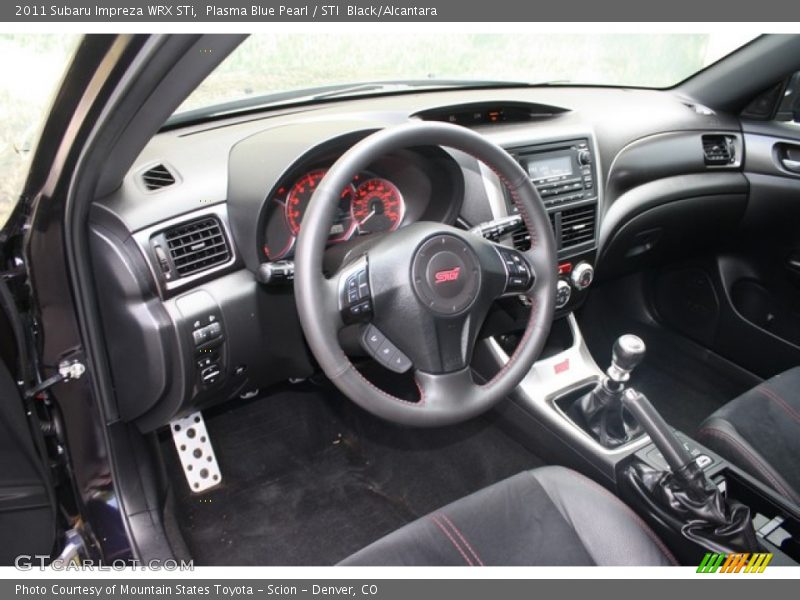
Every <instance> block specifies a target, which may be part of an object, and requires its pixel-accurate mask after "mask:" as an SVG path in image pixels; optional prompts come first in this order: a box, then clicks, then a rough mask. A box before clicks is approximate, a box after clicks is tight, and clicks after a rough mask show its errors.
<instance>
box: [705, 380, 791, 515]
mask: <svg viewBox="0 0 800 600" xmlns="http://www.w3.org/2000/svg"><path fill="white" fill-rule="evenodd" d="M697 440H698V441H699V442H701V443H703V444H705V445H706V446H708V447H709V448H710V449H711V450H714V451H715V452H717V453H718V454H719V455H720V456H722V457H723V458H726V459H727V460H729V461H730V462H731V463H733V464H735V465H736V466H738V467H739V468H741V469H743V470H744V471H747V472H748V473H750V474H751V475H753V476H754V477H756V478H758V479H759V480H761V481H762V482H764V483H765V484H766V485H768V486H770V487H771V488H773V489H774V490H775V491H777V492H778V493H779V494H781V495H783V496H785V497H786V498H789V499H790V500H791V501H793V502H795V503H796V504H800V367H795V368H793V369H790V370H788V371H786V372H784V373H781V374H780V375H776V376H775V377H773V378H772V379H769V380H767V381H765V382H764V383H762V384H760V385H758V386H756V387H754V388H753V389H752V390H750V391H748V392H746V393H744V394H742V395H741V396H739V397H738V398H736V399H734V400H731V401H730V402H728V403H727V404H726V405H725V406H723V407H722V408H720V409H719V410H717V411H716V412H715V413H714V414H712V415H711V416H710V417H708V418H707V419H706V420H705V421H704V422H703V423H702V424H701V425H700V429H698V431H697Z"/></svg>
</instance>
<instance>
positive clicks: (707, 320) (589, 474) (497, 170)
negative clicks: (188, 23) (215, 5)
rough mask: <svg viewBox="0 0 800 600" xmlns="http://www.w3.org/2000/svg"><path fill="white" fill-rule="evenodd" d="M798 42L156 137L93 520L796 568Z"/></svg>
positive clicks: (93, 213) (580, 556)
mask: <svg viewBox="0 0 800 600" xmlns="http://www.w3.org/2000/svg"><path fill="white" fill-rule="evenodd" d="M220 37H224V36H220ZM220 43H222V42H220ZM226 43H228V42H226ZM798 49H800V41H799V40H798V39H797V36H782V35H771V36H761V37H759V38H756V39H755V40H753V41H752V42H750V43H748V44H746V45H744V46H743V47H741V48H740V49H738V50H736V51H735V52H733V53H732V54H730V55H728V56H726V57H725V58H723V59H722V60H720V61H719V62H717V63H715V64H713V65H711V66H710V67H708V68H706V69H704V70H702V71H700V72H698V73H697V74H695V75H693V76H692V77H690V78H689V79H687V80H686V81H684V82H682V83H680V84H678V85H676V86H675V87H672V88H667V89H649V88H635V87H611V86H581V85H570V84H565V85H544V86H511V85H509V86H503V85H501V84H498V85H496V86H488V87H474V88H470V87H448V88H442V89H422V90H416V89H413V88H412V89H411V90H402V91H392V92H385V93H384V92H380V93H374V94H363V95H356V96H339V95H337V94H332V95H330V96H328V97H326V98H324V100H320V99H316V100H313V101H309V102H302V103H288V104H285V105H279V106H266V107H256V108H249V109H247V110H232V111H229V112H220V113H219V114H216V115H214V116H213V118H204V119H199V118H196V119H191V118H189V119H183V120H181V119H176V120H172V121H167V123H166V125H164V124H163V119H161V120H160V122H159V123H157V124H154V125H153V127H152V128H151V130H148V129H147V128H146V127H141V128H140V130H139V131H138V133H137V135H131V136H129V137H128V138H126V143H127V144H128V145H127V146H126V150H125V151H121V152H120V153H119V155H109V159H108V163H107V164H106V165H103V166H100V167H98V169H99V170H100V172H101V175H100V176H99V183H98V185H97V187H96V188H95V193H94V194H92V195H91V198H90V204H89V205H88V212H87V219H86V221H85V223H84V227H85V239H84V242H85V244H86V248H87V250H88V255H87V258H88V262H87V269H88V270H87V273H89V274H90V275H89V276H90V279H91V281H92V282H93V286H94V290H95V297H96V305H97V309H98V313H99V323H100V327H101V332H102V337H103V338H104V339H105V340H106V343H105V345H104V351H103V353H102V356H103V360H104V361H105V365H106V367H107V369H108V373H109V374H110V381H111V387H110V392H111V393H109V394H107V395H105V396H104V397H103V398H101V400H100V406H99V407H98V408H97V410H98V411H100V414H101V415H102V419H103V421H104V423H105V425H106V426H107V427H108V433H107V436H108V439H107V444H108V451H109V453H111V455H112V457H113V461H112V462H113V464H114V473H113V477H105V478H103V477H96V478H94V479H93V485H94V486H95V489H96V492H97V493H96V494H95V498H96V502H94V503H92V505H91V506H90V507H88V508H87V509H88V510H89V511H90V512H91V513H92V514H94V515H95V518H98V515H100V514H101V513H103V512H104V511H107V510H109V506H110V505H113V504H114V503H113V502H111V501H110V500H109V498H110V497H111V495H114V497H115V498H117V500H115V502H117V505H116V506H118V507H122V508H120V509H119V510H121V511H122V513H123V515H124V522H125V523H126V534H127V536H128V537H129V539H130V540H131V544H132V550H130V551H132V552H133V553H134V554H135V555H137V556H174V557H181V558H187V559H193V560H194V561H195V562H196V563H197V564H203V565H336V564H344V565H462V566H464V565H474V566H479V565H545V564H585V565H592V564H597V565H614V564H655V565H670V564H683V565H687V564H689V565H697V564H698V563H699V562H700V560H701V559H702V558H703V556H704V554H705V553H707V552H765V553H771V554H772V558H771V561H772V562H771V563H770V564H772V565H781V564H786V565H792V564H797V563H798V562H800V461H798V459H797V457H798V456H800V435H798V434H799V433H800V228H799V227H798V223H800V126H798V121H800V103H798V102H799V101H796V98H797V96H798V94H800V80H798V77H797V76H796V75H795V73H797V72H798V70H800V58H798V57H800V52H798ZM187 54H188V51H187ZM192 77H194V79H192ZM186 78H187V79H188V81H186V82H184V83H183V84H182V86H176V87H180V89H176V90H172V91H171V93H172V94H173V95H174V99H173V101H172V105H169V103H168V102H167V103H165V104H166V105H168V106H172V107H174V106H175V105H177V103H178V102H179V101H180V100H181V99H182V95H183V96H185V92H186V90H189V89H191V88H192V87H194V86H196V85H197V80H199V75H196V74H192V75H191V76H190V75H187V76H186ZM160 114H161V113H160V112H159V111H155V113H154V115H153V119H155V118H156V117H158V116H159V115H160ZM134 157H135V158H134ZM66 424H67V426H68V428H69V425H70V424H69V422H67V423H66ZM104 435H105V434H104ZM81 451H82V449H81V448H77V447H73V448H72V449H71V452H72V454H73V455H76V454H78V453H80V452H81ZM112 489H113V490H114V492H113V494H110V492H109V490H112ZM100 545H101V546H102V544H100ZM127 551H128V550H126V549H124V548H123V549H119V550H118V552H119V553H120V555H121V556H124V555H125V552H127ZM104 552H106V553H107V555H113V553H114V552H115V550H114V549H111V550H109V549H108V548H106V549H105V550H104Z"/></svg>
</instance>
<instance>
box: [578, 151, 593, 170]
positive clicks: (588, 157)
mask: <svg viewBox="0 0 800 600" xmlns="http://www.w3.org/2000/svg"><path fill="white" fill-rule="evenodd" d="M578 164H580V165H581V166H583V167H585V166H587V165H590V164H592V154H591V152H589V151H588V150H581V151H580V152H578Z"/></svg>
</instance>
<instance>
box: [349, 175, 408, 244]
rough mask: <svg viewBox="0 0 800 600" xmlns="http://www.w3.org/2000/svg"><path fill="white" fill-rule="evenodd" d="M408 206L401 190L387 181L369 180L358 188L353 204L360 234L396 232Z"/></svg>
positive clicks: (356, 224) (354, 217) (354, 218)
mask: <svg viewBox="0 0 800 600" xmlns="http://www.w3.org/2000/svg"><path fill="white" fill-rule="evenodd" d="M405 210H406V205H405V202H404V201H403V196H402V194H400V190H398V189H397V186H395V185H394V184H393V183H392V182H391V181H387V180H386V179H381V178H374V179H368V180H367V181H365V182H364V183H362V184H361V185H359V186H358V188H357V189H356V194H355V197H354V198H353V202H352V212H353V222H354V223H355V226H356V228H357V229H358V232H359V233H361V234H365V233H376V232H379V231H394V230H395V229H397V228H398V227H399V226H400V223H401V222H402V220H403V215H404V214H405Z"/></svg>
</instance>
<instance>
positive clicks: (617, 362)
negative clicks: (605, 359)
mask: <svg viewBox="0 0 800 600" xmlns="http://www.w3.org/2000/svg"><path fill="white" fill-rule="evenodd" d="M645 350H646V348H645V345H644V342H643V341H642V338H640V337H639V336H638V335H633V334H631V333H626V334H625V335H621V336H620V337H619V338H617V341H616V342H614V348H613V349H612V351H611V366H610V367H608V376H609V377H610V378H611V380H613V381H615V382H617V383H625V382H626V381H628V379H630V376H631V371H633V370H634V369H635V368H636V366H637V365H638V364H639V363H640V362H642V360H643V359H644V353H645Z"/></svg>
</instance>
